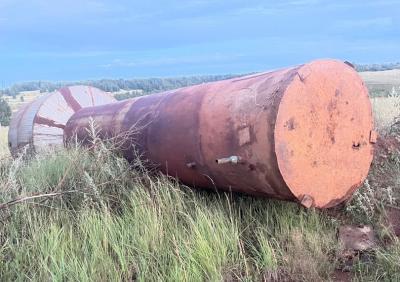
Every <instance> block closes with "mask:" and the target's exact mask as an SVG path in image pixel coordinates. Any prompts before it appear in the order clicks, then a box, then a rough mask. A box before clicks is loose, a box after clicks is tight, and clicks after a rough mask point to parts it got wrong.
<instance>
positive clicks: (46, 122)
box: [34, 116, 65, 129]
mask: <svg viewBox="0 0 400 282" xmlns="http://www.w3.org/2000/svg"><path fill="white" fill-rule="evenodd" d="M34 122H35V123H37V124H43V125H47V126H50V127H58V128H61V129H64V128H65V124H60V123H57V122H55V121H54V120H51V119H48V118H45V117H41V116H36V117H35V120H34Z"/></svg>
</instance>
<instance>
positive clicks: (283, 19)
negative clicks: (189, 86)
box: [0, 0, 400, 88]
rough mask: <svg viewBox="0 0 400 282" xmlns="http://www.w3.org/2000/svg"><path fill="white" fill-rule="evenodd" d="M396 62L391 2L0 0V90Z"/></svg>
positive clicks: (398, 46)
mask: <svg viewBox="0 0 400 282" xmlns="http://www.w3.org/2000/svg"><path fill="white" fill-rule="evenodd" d="M328 57H329V58H338V59H343V60H349V61H352V62H357V63H375V62H376V63H379V62H395V61H400V0H397V1H394V0H382V1H377V0H363V1H358V0H351V1H350V0H348V1H324V0H283V1H255V0H240V1H239V0H230V1H228V0H214V1H211V0H193V1H190V0H186V1H178V0H170V1H164V0H157V1H152V0H147V1H146V0H141V1H134V0H130V1H129V0H122V1H118V0H115V1H113V0H53V1H50V0H0V88H1V87H2V86H3V87H4V86H5V85H9V84H11V83H13V82H17V81H27V80H81V79H97V78H131V77H150V76H151V77H156V76H157V77H158V76H159V77H161V76H162V77H165V76H177V75H194V74H226V73H245V72H254V71H263V70H268V69H274V68H279V67H282V66H287V65H294V64H299V63H303V62H306V61H309V60H312V59H315V58H328Z"/></svg>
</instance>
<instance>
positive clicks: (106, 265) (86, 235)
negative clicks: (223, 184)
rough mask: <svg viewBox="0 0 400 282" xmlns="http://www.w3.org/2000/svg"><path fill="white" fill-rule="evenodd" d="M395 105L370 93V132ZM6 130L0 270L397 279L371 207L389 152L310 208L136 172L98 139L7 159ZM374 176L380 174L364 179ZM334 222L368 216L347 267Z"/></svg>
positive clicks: (380, 196)
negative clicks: (363, 175) (348, 197)
mask: <svg viewBox="0 0 400 282" xmlns="http://www.w3.org/2000/svg"><path fill="white" fill-rule="evenodd" d="M399 104H400V98H398V97H397V96H396V97H392V98H389V99H387V98H386V99H385V98H374V99H373V106H374V113H375V119H376V123H377V125H378V126H379V130H380V132H381V133H382V134H388V132H389V129H390V125H391V124H393V119H394V117H395V116H397V115H398V114H399V109H400V107H399V106H398V105H399ZM389 106H391V107H389ZM6 131H7V129H6V128H2V129H1V131H0V152H1V154H2V156H1V163H0V186H1V187H2V189H1V191H0V202H2V203H6V202H9V204H8V205H6V206H4V205H1V204H0V225H1V226H0V262H1V263H0V277H1V280H3V281H13V280H16V281H31V280H33V281H49V280H55V281H121V280H122V281H329V280H333V281H341V279H350V278H351V279H354V280H356V281H399V280H400V242H399V240H398V239H397V238H395V237H394V236H393V235H392V234H391V233H390V230H388V229H387V228H386V227H385V226H386V224H385V220H384V210H383V209H382V207H383V206H384V205H385V204H388V202H390V204H391V205H398V203H397V202H396V201H395V200H393V197H397V193H398V192H399V188H398V186H396V185H392V184H393V183H398V175H399V173H400V154H398V152H397V151H396V152H392V153H391V154H390V155H389V156H388V158H386V159H385V160H384V161H383V162H379V163H375V164H374V166H373V167H372V170H371V173H370V176H369V178H368V181H367V182H366V184H365V185H364V186H363V187H362V188H361V189H360V190H359V192H358V193H356V195H355V196H354V198H353V200H352V201H351V202H349V203H348V204H347V205H346V206H345V207H343V208H342V209H340V210H335V211H318V210H306V209H304V208H301V207H300V206H299V205H297V204H293V203H287V202H280V201H275V200H267V199H256V198H253V197H246V196H238V195H235V194H230V193H214V192H204V191H197V190H193V189H190V188H188V187H186V186H183V185H181V184H179V183H176V182H175V181H174V180H173V179H169V178H167V177H165V176H162V175H159V174H155V173H153V172H149V171H147V170H146V169H144V167H143V166H142V164H141V163H140V160H137V162H136V163H135V164H134V167H135V168H136V169H132V167H131V166H130V165H129V164H128V163H127V162H126V161H125V160H124V159H122V158H120V157H119V156H117V155H115V154H114V153H113V150H112V149H110V146H111V147H112V144H105V143H102V142H100V141H99V140H97V141H96V144H97V146H95V148H96V149H95V150H93V151H90V152H89V151H87V150H85V149H83V148H78V147H77V148H70V149H68V150H66V149H64V150H61V151H58V152H49V153H48V154H43V155H40V156H39V155H38V156H35V157H31V158H24V159H22V158H20V159H16V160H12V159H11V158H10V156H9V154H8V151H7V139H6ZM379 175H385V178H386V179H387V180H388V183H389V184H385V185H383V186H382V185H381V184H380V183H379V182H377V181H375V180H376V179H377V177H379ZM389 180H390V181H389ZM383 191H385V193H382V192H383ZM48 194H51V195H50V196H49V195H48ZM33 195H35V197H36V198H32V197H31V196H33ZM13 199H18V201H20V202H18V203H14V202H10V201H12V200H13ZM388 199H389V200H388ZM344 223H354V224H365V223H368V224H372V226H373V227H374V229H375V230H376V232H377V237H378V239H377V240H378V247H377V248H376V249H375V250H374V251H373V252H371V253H369V254H368V255H369V259H366V260H365V259H361V256H360V257H358V258H356V259H355V260H354V264H353V265H352V266H351V268H350V269H349V268H348V267H347V266H346V262H345V261H344V258H343V255H342V246H341V245H340V244H339V243H338V240H337V230H338V227H339V226H340V225H341V224H344ZM388 242H390V243H388ZM346 267H347V268H346ZM342 270H343V271H344V270H346V271H347V272H343V271H342ZM338 277H341V278H338Z"/></svg>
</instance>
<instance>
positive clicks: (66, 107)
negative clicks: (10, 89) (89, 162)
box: [8, 86, 115, 155]
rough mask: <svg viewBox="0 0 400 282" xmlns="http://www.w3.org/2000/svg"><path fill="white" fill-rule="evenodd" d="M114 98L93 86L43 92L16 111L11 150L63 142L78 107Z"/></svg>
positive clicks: (10, 134) (15, 151) (35, 147)
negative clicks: (65, 128) (67, 125)
mask: <svg viewBox="0 0 400 282" xmlns="http://www.w3.org/2000/svg"><path fill="white" fill-rule="evenodd" d="M114 101H115V99H114V98H113V97H112V96H111V95H109V94H107V93H105V92H103V91H101V90H99V89H97V88H93V87H90V86H70V87H65V88H62V89H60V90H58V91H55V92H52V93H47V94H43V96H41V97H39V98H38V99H37V100H35V101H33V102H31V103H29V104H27V105H25V106H24V107H23V108H21V109H20V110H19V111H18V112H16V113H15V114H14V115H13V117H12V119H11V123H10V129H9V137H8V139H9V147H10V150H11V153H12V154H13V155H16V154H17V153H18V151H19V149H20V148H22V147H24V146H25V145H31V146H30V149H32V150H34V151H41V150H45V149H48V148H51V147H55V146H62V145H63V133H64V127H65V124H66V123H67V121H68V119H69V118H70V117H71V116H72V115H73V114H74V113H75V112H76V111H78V110H80V109H81V108H83V107H89V106H96V105H102V104H108V103H112V102H114Z"/></svg>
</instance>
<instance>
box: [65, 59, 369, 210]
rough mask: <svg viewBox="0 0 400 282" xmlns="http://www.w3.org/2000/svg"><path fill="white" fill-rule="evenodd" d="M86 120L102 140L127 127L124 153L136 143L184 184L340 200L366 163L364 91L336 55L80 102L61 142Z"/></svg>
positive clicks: (82, 133)
mask: <svg viewBox="0 0 400 282" xmlns="http://www.w3.org/2000/svg"><path fill="white" fill-rule="evenodd" d="M89 118H93V119H94V121H95V123H96V124H97V125H98V126H99V127H100V129H101V132H102V133H101V134H102V136H103V137H104V138H106V137H107V136H112V135H116V134H121V133H126V132H129V131H130V130H132V129H134V131H135V134H134V135H125V136H126V137H127V138H125V140H124V144H125V146H123V148H121V151H122V153H123V155H124V156H125V157H126V158H127V159H128V160H132V159H133V158H135V154H134V150H133V146H135V148H136V149H138V150H139V154H140V155H142V156H143V157H144V158H146V159H148V160H149V161H150V162H151V163H152V164H157V168H158V169H159V170H161V171H162V172H164V173H166V174H168V175H171V176H173V177H177V178H178V179H179V180H180V181H182V182H183V183H186V184H188V185H191V186H195V187H199V188H205V189H215V188H218V189H221V190H225V191H236V192H241V193H246V194H251V195H256V196H266V197H274V198H277V199H283V200H290V201H297V202H299V203H302V204H303V205H304V206H307V207H311V206H314V207H318V208H329V207H332V206H334V205H337V204H340V203H341V202H343V201H345V200H346V199H347V198H348V197H349V196H350V195H351V193H353V192H354V190H355V189H356V188H355V186H354V183H358V184H359V183H362V181H363V180H364V179H365V177H366V175H367V173H368V170H369V166H370V163H371V161H372V144H371V143H370V140H369V139H370V138H369V137H370V132H371V130H373V121H372V110H371V105H370V101H369V98H368V92H367V89H366V87H365V86H364V84H363V82H362V80H361V78H360V77H359V76H358V74H357V73H356V71H355V70H354V69H353V68H351V67H350V66H348V65H346V64H345V63H343V62H339V61H335V60H318V61H314V62H311V63H308V64H305V65H301V66H296V67H291V68H286V69H282V70H277V71H273V72H266V73H260V74H255V75H251V76H247V77H243V78H239V79H238V78H236V79H230V80H224V81H219V82H213V83H206V84H202V85H197V86H191V87H186V88H182V89H177V90H173V91H168V92H165V93H160V94H156V95H149V96H145V97H139V98H135V99H133V100H128V101H124V102H120V103H115V104H110V105H102V106H97V107H89V108H83V109H81V110H79V111H77V112H76V113H75V114H73V115H72V117H71V118H70V119H69V120H68V122H67V124H66V128H65V130H64V139H65V140H66V141H68V140H71V139H72V137H73V136H74V135H75V134H76V135H77V137H78V140H81V141H82V140H86V139H87V138H89V137H88V134H87V131H86V128H87V127H88V126H89ZM364 139H365V140H364ZM371 139H372V140H373V138H371ZM353 142H356V143H359V144H363V145H362V146H360V148H359V149H357V150H355V149H354V148H353V147H354V146H353ZM357 187H358V186H357Z"/></svg>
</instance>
